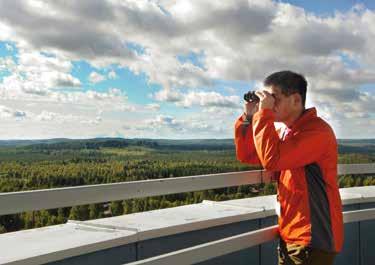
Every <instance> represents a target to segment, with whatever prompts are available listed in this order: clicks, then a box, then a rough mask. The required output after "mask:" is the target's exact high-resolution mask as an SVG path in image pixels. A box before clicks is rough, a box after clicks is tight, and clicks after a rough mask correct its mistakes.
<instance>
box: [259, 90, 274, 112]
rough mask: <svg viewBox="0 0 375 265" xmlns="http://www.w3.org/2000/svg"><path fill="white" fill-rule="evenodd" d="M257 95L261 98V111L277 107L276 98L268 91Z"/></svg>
mask: <svg viewBox="0 0 375 265" xmlns="http://www.w3.org/2000/svg"><path fill="white" fill-rule="evenodd" d="M255 94H256V95H257V96H258V97H259V98H260V102H259V110H261V109H271V110H272V109H273V107H274V105H275V98H274V97H273V95H272V94H271V93H270V92H268V91H265V90H263V91H256V92H255Z"/></svg>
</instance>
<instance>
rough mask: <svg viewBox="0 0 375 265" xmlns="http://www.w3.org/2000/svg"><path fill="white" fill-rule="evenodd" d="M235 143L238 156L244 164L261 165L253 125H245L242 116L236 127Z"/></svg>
mask: <svg viewBox="0 0 375 265" xmlns="http://www.w3.org/2000/svg"><path fill="white" fill-rule="evenodd" d="M234 127H235V128H234V142H235V145H236V156H237V159H238V160H239V161H241V162H242V163H249V164H252V165H260V161H259V158H258V155H257V152H256V150H255V146H254V139H253V130H252V126H251V123H250V124H245V123H244V121H243V119H242V116H240V117H239V118H238V119H237V121H236V123H235V126H234Z"/></svg>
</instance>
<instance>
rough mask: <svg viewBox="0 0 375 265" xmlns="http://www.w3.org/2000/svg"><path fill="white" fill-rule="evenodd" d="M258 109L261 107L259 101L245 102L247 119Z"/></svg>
mask: <svg viewBox="0 0 375 265" xmlns="http://www.w3.org/2000/svg"><path fill="white" fill-rule="evenodd" d="M258 109H259V103H258V102H255V101H250V102H246V103H245V104H244V113H245V115H246V117H247V119H250V117H251V116H253V114H254V113H255V112H257V111H258Z"/></svg>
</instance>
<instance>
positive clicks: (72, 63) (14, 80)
mask: <svg viewBox="0 0 375 265" xmlns="http://www.w3.org/2000/svg"><path fill="white" fill-rule="evenodd" d="M374 43H375V4H374V2H373V1H372V2H371V1H348V0H346V1H344V0H341V1H339V0H333V1H323V0H320V1H307V0H306V1H298V0H290V1H284V0H282V1H270V0H249V1H243V0H226V1H211V0H190V1H187V0H178V1H177V0H175V1H165V0H148V1H143V0H136V1H126V0H121V1H120V0H81V1H73V0H72V1H65V0H56V1H37V0H33V1H26V0H25V1H21V0H2V1H0V122H1V125H2V126H0V139H49V138H75V139H83V138H94V137H123V138H158V139H160V138H164V139H205V138H233V133H234V122H235V120H236V119H237V118H238V116H239V115H241V113H242V112H243V103H244V102H243V94H244V93H245V92H247V91H249V90H254V89H261V86H262V81H263V79H264V78H265V77H266V76H267V75H269V74H271V73H272V72H275V71H280V70H292V71H295V72H298V73H301V74H303V75H304V76H305V77H306V79H307V81H308V90H307V102H306V107H307V108H310V107H316V109H317V113H318V115H319V116H320V117H322V118H323V119H324V120H326V121H327V122H328V123H329V124H330V125H331V126H332V128H333V129H334V131H335V133H336V137H337V138H353V139H360V138H375V137H374V135H375V89H374V87H375V45H374Z"/></svg>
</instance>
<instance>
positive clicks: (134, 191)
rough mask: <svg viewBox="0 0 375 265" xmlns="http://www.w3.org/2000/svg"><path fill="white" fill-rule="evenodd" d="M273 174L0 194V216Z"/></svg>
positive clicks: (353, 168) (254, 180) (345, 169)
mask: <svg viewBox="0 0 375 265" xmlns="http://www.w3.org/2000/svg"><path fill="white" fill-rule="evenodd" d="M368 173H375V164H339V165H338V174H339V175H342V174H368ZM272 175H273V173H272V172H269V171H264V170H251V171H241V172H230V173H220V174H207V175H199V176H189V177H176V178H163V179H152V180H142V181H130V182H120V183H111V184H97V185H85V186H77V187H65V188H54V189H43V190H32V191H19V192H6V193H0V215H6V214H14V213H20V212H25V211H34V210H42V209H54V208H59V207H68V206H76V205H84V204H91V203H101V202H109V201H117V200H125V199H134V198H142V197H149V196H158V195H167V194H174V193H182V192H191V191H200V190H208V189H216V188H225V187H233V186H239V185H248V184H258V183H268V182H270V181H271V177H272Z"/></svg>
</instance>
